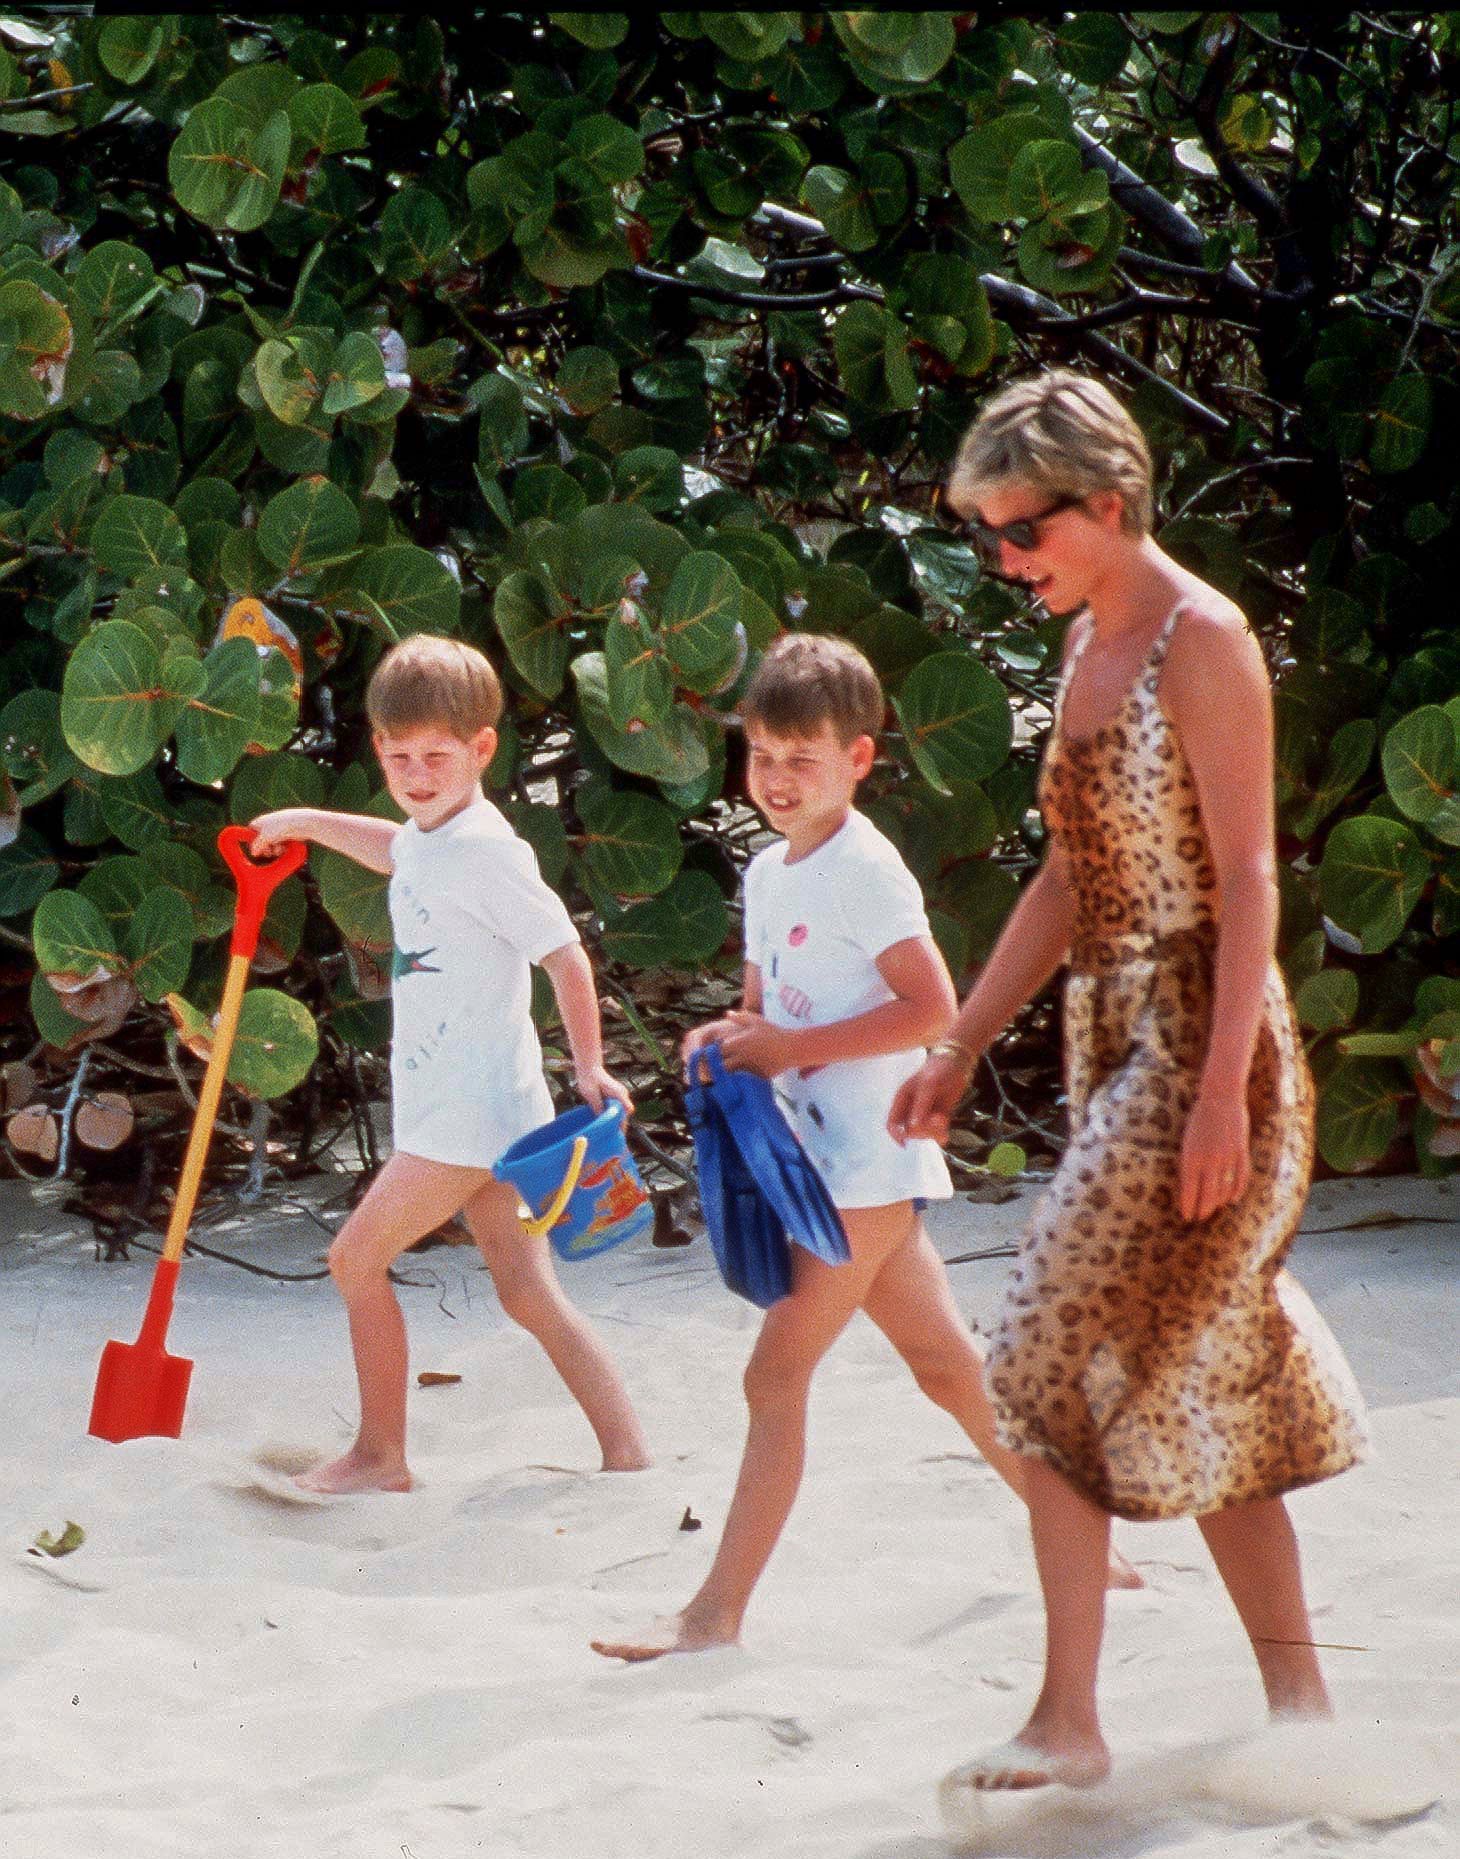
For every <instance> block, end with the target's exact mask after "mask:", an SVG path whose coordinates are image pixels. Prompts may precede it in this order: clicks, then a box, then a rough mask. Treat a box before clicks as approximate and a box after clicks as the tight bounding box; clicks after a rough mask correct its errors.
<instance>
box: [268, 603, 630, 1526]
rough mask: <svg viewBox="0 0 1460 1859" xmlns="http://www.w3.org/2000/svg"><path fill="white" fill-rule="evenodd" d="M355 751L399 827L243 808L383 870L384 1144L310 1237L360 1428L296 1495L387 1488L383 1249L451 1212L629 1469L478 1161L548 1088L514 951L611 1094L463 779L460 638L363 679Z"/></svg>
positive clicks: (531, 899)
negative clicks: (364, 738)
mask: <svg viewBox="0 0 1460 1859" xmlns="http://www.w3.org/2000/svg"><path fill="white" fill-rule="evenodd" d="M366 709H367V712H368V714H369V717H370V721H371V723H372V725H373V726H374V740H375V751H376V754H377V755H378V756H379V758H380V765H381V768H382V770H383V771H384V774H385V782H386V786H387V787H388V788H389V790H390V794H391V798H392V799H393V800H394V801H395V803H396V804H397V806H399V807H400V809H401V811H402V812H403V813H404V814H405V815H406V816H407V817H406V823H405V824H404V825H397V824H396V823H395V822H394V821H391V820H381V819H376V818H373V817H372V816H370V815H368V814H350V813H333V812H328V811H325V810H324V809H321V808H315V807H285V808H282V809H280V810H279V811H277V812H274V813H265V814H261V815H260V816H259V817H258V818H257V819H256V820H255V821H254V822H253V825H254V829H255V831H256V833H257V834H258V839H257V842H256V845H257V849H258V851H259V852H261V853H267V852H268V851H269V850H270V849H271V848H273V847H276V846H278V845H279V844H280V843H282V842H283V841H284V840H288V839H307V840H313V841H314V842H315V843H316V844H317V845H322V846H328V847H329V848H330V849H331V850H332V851H335V852H342V853H344V854H345V856H346V857H348V858H352V859H354V860H356V861H357V863H359V864H361V865H364V866H366V867H367V868H368V869H369V870H371V871H381V872H389V873H390V875H391V877H390V914H391V923H392V928H393V931H394V936H395V951H394V956H393V960H392V964H391V969H392V1003H393V1008H394V1036H393V1039H392V1043H391V1098H392V1115H393V1125H394V1153H393V1154H392V1156H391V1158H390V1160H389V1161H388V1162H387V1163H386V1164H385V1166H384V1168H382V1169H381V1171H380V1173H379V1174H378V1175H377V1176H376V1178H375V1180H374V1181H373V1182H372V1183H371V1185H370V1188H369V1190H368V1192H367V1193H366V1195H365V1197H364V1199H363V1200H362V1201H361V1202H360V1205H359V1206H358V1207H357V1208H355V1210H354V1212H353V1213H351V1215H350V1217H349V1219H348V1220H347V1221H346V1222H345V1224H344V1226H343V1227H342V1228H341V1229H340V1232H339V1234H338V1236H337V1237H336V1239H335V1241H334V1244H333V1245H332V1246H331V1247H330V1254H329V1261H330V1271H331V1273H332V1274H333V1276H334V1279H335V1283H336V1284H337V1285H338V1286H339V1288H340V1291H341V1293H342V1294H343V1296H344V1299H345V1306H346V1309H347V1311H348V1313H349V1319H350V1340H351V1343H352V1345H353V1348H354V1353H355V1372H356V1375H357V1377H358V1380H359V1384H360V1428H359V1433H358V1435H357V1437H356V1439H355V1443H354V1444H353V1445H352V1446H351V1447H350V1449H349V1451H348V1452H346V1453H345V1454H344V1455H343V1457H341V1458H338V1459H335V1460H332V1461H331V1462H329V1463H328V1464H325V1465H321V1466H319V1467H317V1468H316V1469H315V1470H314V1471H312V1472H307V1473H305V1474H304V1475H303V1476H302V1477H301V1478H300V1479H299V1481H298V1482H299V1483H300V1484H301V1485H303V1486H305V1487H306V1488H307V1489H309V1490H314V1491H329V1492H342V1491H367V1490H380V1491H406V1490H409V1489H410V1484H411V1474H410V1471H409V1469H408V1467H407V1465H406V1457H405V1433H406V1364H407V1351H406V1332H405V1319H404V1317H403V1316H402V1313H401V1308H400V1305H399V1303H398V1302H397V1301H396V1296H395V1292H394V1290H393V1289H392V1287H391V1283H390V1279H389V1269H390V1266H391V1263H392V1261H393V1260H394V1259H396V1258H397V1257H398V1256H399V1254H400V1253H402V1252H403V1251H404V1250H405V1249H406V1247H407V1246H410V1245H413V1244H414V1243H415V1241H416V1240H418V1239H421V1238H423V1237H424V1236H425V1235H426V1234H427V1233H430V1232H432V1231H433V1230H434V1229H435V1228H436V1227H438V1226H440V1225H441V1224H442V1223H443V1222H444V1221H447V1220H449V1219H451V1218H452V1216H453V1215H455V1214H458V1213H460V1214H464V1215H465V1217H466V1221H467V1224H468V1226H469V1227H470V1228H471V1232H472V1237H473V1238H474V1239H475V1240H476V1243H477V1245H478V1247H479V1248H480V1250H481V1254H482V1257H483V1258H484V1259H485V1260H486V1263H487V1266H488V1268H489V1270H490V1271H491V1274H492V1278H493V1280H494V1282H495V1284H496V1287H497V1294H498V1296H499V1298H500V1299H501V1303H502V1308H503V1310H504V1311H505V1312H506V1313H507V1315H508V1316H509V1317H512V1318H514V1319H515V1320H516V1321H517V1322H518V1323H520V1324H521V1325H522V1326H523V1328H524V1329H526V1330H528V1331H529V1332H530V1333H531V1334H532V1335H533V1336H535V1337H536V1338H537V1340H538V1342H539V1343H541V1344H542V1346H543V1348H544V1350H545V1351H546V1352H547V1355H548V1357H549V1359H550V1360H551V1362H552V1364H553V1367H554V1368H555V1369H557V1371H558V1373H559V1374H560V1375H561V1376H562V1378H563V1380H564V1381H565V1382H566V1383H567V1385H568V1389H569V1391H570V1392H571V1394H572V1395H573V1397H574V1398H575V1399H576V1400H577V1402H578V1404H579V1406H580V1407H581V1408H582V1409H583V1412H584V1413H585V1415H586V1416H587V1418H588V1421H589V1423H590V1425H591V1426H592V1428H593V1430H594V1433H595V1434H596V1435H597V1437H598V1443H599V1446H600V1447H601V1449H602V1453H603V1465H604V1469H605V1470H610V1471H633V1470H637V1469H638V1468H639V1467H641V1466H644V1465H647V1464H648V1462H649V1461H648V1454H647V1452H646V1449H645V1445H644V1438H643V1434H642V1433H641V1431H640V1428H639V1423H638V1419H637V1418H636V1416H635V1414H634V1410H633V1408H632V1406H631V1405H630V1403H629V1398H628V1395H627V1393H626V1392H625V1390H624V1387H623V1384H622V1382H621V1381H620V1379H619V1376H618V1371H617V1370H616V1369H615V1367H614V1365H613V1362H612V1360H611V1358H610V1357H609V1355H608V1352H607V1350H606V1349H605V1348H604V1346H603V1344H602V1343H601V1342H600V1341H599V1339H598V1338H597V1337H596V1336H595V1335H594V1333H593V1331H592V1329H591V1328H590V1327H589V1325H588V1323H587V1322H586V1320H585V1319H584V1317H583V1316H582V1314H581V1313H580V1312H579V1311H577V1310H576V1309H575V1308H574V1307H573V1305H572V1304H570V1303H569V1302H568V1300H567V1298H566V1297H565V1296H564V1295H563V1291H562V1288H561V1286H560V1285H559V1284H558V1281H557V1276H556V1274H555V1273H554V1271H553V1266H552V1261H551V1258H550V1255H549V1251H548V1242H547V1240H546V1239H545V1238H541V1237H539V1238H531V1237H529V1236H528V1235H527V1234H526V1233H525V1232H524V1230H523V1228H522V1226H521V1223H520V1222H519V1220H518V1218H517V1194H516V1192H515V1190H514V1189H512V1188H510V1187H509V1186H507V1184H506V1183H505V1182H502V1181H499V1180H498V1179H497V1177H496V1176H495V1175H494V1174H493V1173H492V1163H493V1162H494V1161H495V1160H496V1158H497V1157H498V1156H499V1155H500V1154H501V1153H502V1151H503V1150H504V1149H505V1148H506V1147H507V1146H508V1144H509V1143H511V1142H513V1141H514V1140H515V1139H516V1138H517V1137H519V1136H522V1135H525V1134H526V1133H527V1132H528V1131H529V1130H532V1129H535V1128H537V1127H538V1126H539V1125H540V1124H543V1123H546V1122H548V1121H549V1120H550V1119H551V1117H552V1114H553V1105H552V1099H551V1098H550V1097H549V1095H548V1089H547V1084H546V1082H545V1080H544V1078H543V1074H542V1052H541V1049H540V1048H539V1046H538V1042H537V1034H536V1032H535V1030H534V1028H533V1024H532V1018H531V1014H530V999H531V973H530V964H531V963H534V962H536V963H540V964H541V966H542V967H543V968H544V969H545V970H546V972H547V975H548V978H549V980H550V981H551V982H552V985H553V991H554V993H555V994H556V996H557V1001H558V1009H559V1012H560V1013H561V1015H562V1020H563V1027H564V1030H565V1032H566V1033H567V1036H568V1043H569V1045H570V1046H571V1048H572V1052H573V1062H574V1067H575V1074H574V1075H575V1081H576V1084H577V1087H578V1090H579V1093H580V1094H581V1095H582V1097H583V1098H584V1099H585V1100H586V1101H587V1102H588V1103H589V1104H590V1105H591V1106H592V1107H593V1109H595V1110H601V1109H602V1107H603V1104H604V1102H605V1100H606V1099H608V1098H613V1099H616V1100H617V1101H618V1102H619V1103H621V1104H622V1105H623V1106H624V1108H625V1109H626V1110H629V1109H632V1107H633V1106H632V1104H631V1103H630V1100H629V1096H628V1093H627V1092H626V1091H625V1089H624V1087H623V1086H622V1085H621V1084H620V1083H619V1082H618V1080H617V1079H615V1078H614V1077H612V1076H611V1075H610V1074H609V1073H608V1072H607V1071H605V1069H604V1066H603V1047H602V1040H601V1033H600V1026H599V1017H598V996H597V993H596V991H595V989H594V985H593V971H592V969H591V968H590V966H589V963H588V957H587V956H586V955H585V954H584V952H583V948H582V945H581V943H580V942H579V940H578V932H577V930H576V929H575V928H574V926H573V922H572V919H571V918H570V917H569V915H568V913H567V911H566V910H565V909H564V908H563V905H562V903H561V901H560V900H559V899H558V898H557V897H556V896H555V895H554V894H553V892H552V891H550V890H549V889H548V887H547V886H546V885H545V884H544V883H543V881H542V879H541V877H540V876H539V875H538V870H537V860H536V859H535V857H534V856H533V852H532V848H531V847H530V846H529V845H528V844H527V843H526V842H525V841H524V840H522V839H520V838H518V836H517V835H516V834H515V833H514V832H513V831H512V828H511V827H510V826H509V825H508V823H507V821H506V820H505V819H504V818H503V817H502V815H501V813H500V812H499V811H498V810H497V808H495V807H494V806H493V805H492V803H491V802H490V801H489V800H488V799H487V798H486V796H485V795H484V794H483V792H482V787H481V779H482V774H483V772H484V771H485V769H486V767H487V764H488V763H489V762H490V761H491V759H492V756H493V754H494V753H495V751H496V746H497V731H496V722H497V719H498V717H499V716H500V715H501V712H502V692H501V687H500V685H499V684H498V682H497V675H496V673H495V672H494V671H493V669H492V667H491V665H490V663H489V662H488V661H487V659H486V658H485V657H484V656H483V655H482V654H481V653H480V652H478V651H477V650H476V649H475V647H473V646H470V645H466V644H463V643H462V642H461V641H459V640H455V639H442V638H436V637H434V636H432V635H428V634H418V635H416V636H415V637H413V638H410V639H407V640H405V641H404V642H403V643H402V644H400V645H398V646H396V647H394V648H393V649H392V650H391V651H390V652H388V653H387V654H386V656H385V657H384V658H383V659H382V660H381V662H380V664H379V666H378V667H377V669H376V671H375V674H374V676H373V678H372V679H371V681H370V686H369V690H368V693H367V696H366Z"/></svg>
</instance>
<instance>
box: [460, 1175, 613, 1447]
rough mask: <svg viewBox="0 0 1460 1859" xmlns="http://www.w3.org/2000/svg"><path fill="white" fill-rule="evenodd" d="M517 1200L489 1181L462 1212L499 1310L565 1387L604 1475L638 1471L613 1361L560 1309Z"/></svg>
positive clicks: (585, 1325) (564, 1302)
mask: <svg viewBox="0 0 1460 1859" xmlns="http://www.w3.org/2000/svg"><path fill="white" fill-rule="evenodd" d="M517 1198H518V1197H517V1192H516V1190H515V1189H514V1188H511V1187H509V1186H508V1185H507V1184H506V1183H505V1182H502V1181H496V1180H493V1181H488V1182H487V1183H486V1184H485V1186H483V1187H481V1188H479V1189H478V1190H477V1192H476V1193H475V1194H474V1195H473V1196H472V1198H471V1199H470V1200H469V1201H468V1202H467V1204H466V1208H465V1213H466V1219H467V1224H468V1225H469V1226H470V1227H471V1231H472V1237H473V1239H475V1241H476V1243H477V1247H478V1249H479V1250H480V1252H481V1255H482V1257H483V1258H484V1259H485V1260H486V1263H487V1269H488V1271H490V1272H491V1274H492V1282H493V1284H495V1285H496V1287H497V1296H498V1298H499V1299H500V1300H501V1305H502V1309H503V1310H504V1311H505V1312H506V1314H507V1315H508V1316H509V1317H510V1318H511V1319H512V1321H513V1322H514V1323H520V1324H521V1325H522V1327H523V1329H524V1330H526V1331H527V1332H528V1334H529V1335H531V1336H533V1337H535V1338H536V1339H537V1341H538V1342H539V1343H541V1345H542V1347H543V1349H544V1351H545V1352H546V1354H547V1358H548V1360H549V1361H550V1362H551V1363H552V1365H553V1367H554V1368H555V1369H556V1370H557V1371H558V1373H559V1374H560V1375H561V1376H562V1378H563V1380H564V1381H565V1382H566V1383H567V1386H568V1392H569V1393H570V1394H571V1395H572V1397H573V1399H574V1400H575V1401H576V1402H577V1403H578V1405H579V1406H580V1407H581V1408H582V1409H583V1412H584V1414H585V1415H586V1417H587V1420H588V1424H589V1425H590V1426H591V1427H592V1428H593V1431H594V1434H595V1435H596V1437H597V1440H598V1444H599V1448H600V1450H601V1451H602V1454H603V1469H604V1471H606V1472H637V1471H642V1470H643V1468H644V1467H645V1466H646V1465H648V1464H649V1463H650V1460H649V1448H648V1446H647V1444H646V1443H645V1440H644V1434H643V1429H642V1428H641V1427H640V1425H639V1417H638V1415H637V1414H636V1413H635V1412H634V1408H633V1403H632V1402H631V1401H630V1400H629V1396H628V1390H627V1389H626V1388H625V1387H624V1384H623V1381H622V1380H621V1378H620V1376H619V1372H618V1369H617V1367H616V1366H615V1364H614V1360H613V1357H612V1356H611V1355H610V1354H609V1353H608V1350H607V1349H606V1348H605V1347H604V1345H603V1342H602V1340H601V1339H600V1338H599V1336H598V1335H597V1334H596V1332H595V1331H594V1329H593V1327H592V1326H591V1324H590V1323H589V1322H588V1319H587V1318H586V1317H585V1316H584V1315H583V1313H582V1311H580V1310H578V1309H577V1308H576V1306H574V1305H573V1304H570V1303H569V1302H568V1299H567V1297H566V1295H565V1294H564V1292H563V1287H562V1286H561V1284H559V1282H558V1275H557V1273H556V1271H555V1270H554V1269H553V1262H552V1253H551V1250H550V1248H549V1246H548V1241H547V1236H546V1234H539V1235H537V1236H535V1237H534V1236H533V1235H532V1234H529V1233H528V1232H527V1231H526V1230H525V1229H524V1227H523V1225H522V1222H521V1221H520V1220H519V1219H518V1217H517Z"/></svg>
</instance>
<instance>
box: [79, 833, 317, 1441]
mask: <svg viewBox="0 0 1460 1859" xmlns="http://www.w3.org/2000/svg"><path fill="white" fill-rule="evenodd" d="M253 837H254V831H253V828H252V827H251V826H225V827H224V829H223V831H222V832H221V833H220V834H219V835H218V850H219V851H220V852H221V853H222V854H223V857H224V860H225V861H226V863H227V865H228V868H229V870H230V871H232V873H233V876H234V878H235V879H236V880H237V883H238V905H237V908H236V910H235V912H234V918H233V939H232V941H231V942H230V943H229V945H228V953H229V962H228V977H227V980H226V982H225V983H224V988H223V1003H222V1005H221V1007H220V1008H219V1010H218V1027H217V1031H216V1032H215V1033H214V1035H213V1049H212V1051H211V1052H210V1053H209V1055H208V1069H207V1071H206V1072H205V1073H204V1074H203V1088H202V1090H201V1091H200V1092H199V1093H198V1108H197V1113H196V1114H195V1116H194V1117H193V1129H192V1134H191V1135H190V1136H189V1137H188V1147H187V1153H186V1155H185V1156H184V1157H183V1165H182V1174H181V1176H180V1177H179V1179H178V1186H177V1198H176V1200H175V1201H174V1202H173V1205H172V1218H171V1219H170V1220H169V1221H168V1223H167V1238H166V1240H165V1242H164V1244H163V1248H162V1256H161V1258H160V1259H159V1260H158V1261H157V1270H156V1272H155V1273H154V1275H153V1279H152V1293H151V1296H150V1297H149V1298H148V1299H147V1313H146V1315H145V1316H144V1317H143V1319H142V1329H141V1332H140V1334H139V1335H138V1337H137V1340H136V1342H135V1343H118V1342H109V1343H108V1344H107V1346H106V1348H105V1349H103V1350H102V1352H101V1367H100V1368H99V1369H98V1371H97V1376H96V1392H95V1394H94V1395H93V1396H92V1402H91V1425H90V1427H89V1429H88V1430H89V1431H90V1432H92V1433H94V1434H95V1435H96V1437H97V1438H98V1439H110V1440H124V1439H144V1438H147V1437H149V1436H152V1435H157V1436H160V1437H162V1438H164V1439H176V1438H177V1436H178V1434H179V1433H181V1432H182V1423H183V1409H184V1408H185V1407H186V1406H187V1399H188V1383H189V1382H190V1381H191V1380H192V1374H193V1365H192V1363H191V1361H190V1360H189V1359H188V1358H187V1357H186V1356H173V1355H169V1354H168V1353H167V1350H166V1349H165V1348H164V1346H163V1345H164V1344H165V1343H166V1341H167V1326H168V1323H169V1322H170V1320H171V1318H172V1300H173V1294H174V1292H175V1291H176V1289H177V1275H178V1271H179V1269H180V1266H181V1261H182V1250H183V1243H184V1241H185V1240H186V1239H187V1236H188V1223H189V1222H190V1221H191V1219H192V1217H193V1208H194V1206H195V1205H196V1203H197V1199H198V1187H199V1184H200V1183H201V1181H202V1179H203V1163H204V1162H205V1161H206V1160H207V1155H208V1143H209V1140H210V1139H211V1137H212V1134H213V1124H214V1122H215V1121H216V1119H217V1116H218V1100H219V1098H220V1097H221V1096H222V1094H223V1080H224V1077H225V1075H226V1074H227V1071H228V1060H229V1056H230V1054H231V1053H232V1051H233V1036H234V1034H235V1032H236V1031H237V1030H238V1015H239V1011H240V1009H241V1008H242V1006H243V991H244V988H245V987H246V986H247V985H248V969H249V963H250V962H251V961H252V960H253V956H254V951H255V950H256V949H257V948H258V946H259V930H260V929H261V928H262V926H263V921H264V913H265V911H266V910H267V908H268V903H269V898H270V896H271V894H272V893H273V891H274V890H275V889H276V888H277V887H278V886H279V885H280V884H282V883H283V882H284V880H285V879H286V878H287V877H288V876H289V875H290V874H291V873H292V872H296V871H298V869H299V867H300V866H301V865H302V864H303V863H304V859H305V854H306V852H307V851H308V848H307V847H306V846H305V844H304V842H303V841H302V840H291V841H290V842H289V844H288V845H287V846H285V848H284V850H283V851H282V852H280V853H279V855H278V856H277V857H276V858H272V859H269V860H268V861H267V862H265V863H263V864H259V863H257V862H256V861H255V860H254V859H252V858H251V857H250V856H249V855H248V853H247V852H246V851H245V850H244V848H245V847H246V846H247V845H248V844H249V843H250V841H251V840H252V839H253Z"/></svg>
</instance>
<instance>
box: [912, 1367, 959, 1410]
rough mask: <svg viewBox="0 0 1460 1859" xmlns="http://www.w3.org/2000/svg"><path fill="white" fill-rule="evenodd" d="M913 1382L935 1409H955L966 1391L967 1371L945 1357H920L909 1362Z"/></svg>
mask: <svg viewBox="0 0 1460 1859" xmlns="http://www.w3.org/2000/svg"><path fill="white" fill-rule="evenodd" d="M908 1367H909V1368H910V1369H911V1370H912V1374H913V1380H914V1381H915V1382H916V1383H917V1384H918V1387H919V1388H920V1389H921V1390H922V1392H923V1393H924V1394H925V1395H926V1396H927V1397H928V1399H929V1400H930V1401H931V1402H932V1403H933V1404H934V1406H935V1407H947V1408H950V1409H951V1408H956V1407H957V1406H958V1404H959V1401H960V1400H961V1398H962V1397H963V1395H964V1394H965V1393H966V1392H967V1389H968V1370H967V1368H966V1367H965V1366H964V1365H962V1364H956V1363H953V1362H950V1361H949V1360H948V1359H947V1358H946V1357H945V1356H940V1355H939V1356H934V1355H928V1356H922V1357H919V1358H918V1359H917V1360H916V1361H913V1362H909V1363H908Z"/></svg>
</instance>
